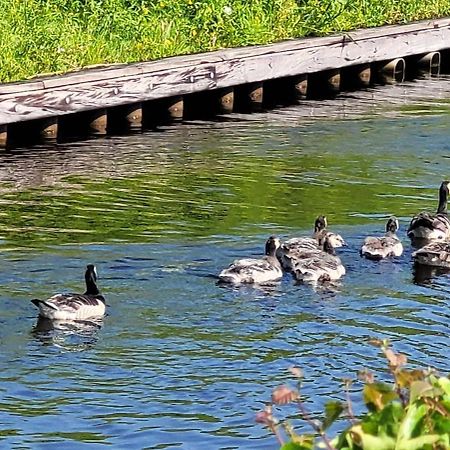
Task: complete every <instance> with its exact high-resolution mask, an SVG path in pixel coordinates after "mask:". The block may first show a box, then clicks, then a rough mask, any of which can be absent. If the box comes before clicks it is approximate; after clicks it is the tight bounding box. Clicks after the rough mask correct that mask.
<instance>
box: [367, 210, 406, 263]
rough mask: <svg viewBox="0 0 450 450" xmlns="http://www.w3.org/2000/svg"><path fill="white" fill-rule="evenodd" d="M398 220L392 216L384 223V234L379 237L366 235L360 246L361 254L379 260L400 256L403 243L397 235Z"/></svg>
mask: <svg viewBox="0 0 450 450" xmlns="http://www.w3.org/2000/svg"><path fill="white" fill-rule="evenodd" d="M398 227H399V225H398V220H397V218H396V217H394V216H392V217H390V218H389V219H388V221H387V223H386V234H385V235H384V236H381V237H373V236H369V237H366V239H365V240H364V244H363V245H362V247H361V250H360V253H361V256H364V257H365V258H367V259H373V260H376V261H379V260H381V259H384V258H389V257H391V256H400V255H401V254H402V253H403V245H402V243H401V242H400V239H399V238H398V237H397V235H396V232H397V230H398Z"/></svg>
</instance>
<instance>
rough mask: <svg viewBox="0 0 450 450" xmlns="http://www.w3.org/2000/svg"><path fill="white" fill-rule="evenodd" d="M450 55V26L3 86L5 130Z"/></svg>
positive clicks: (0, 105) (383, 31)
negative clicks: (32, 122)
mask: <svg viewBox="0 0 450 450" xmlns="http://www.w3.org/2000/svg"><path fill="white" fill-rule="evenodd" d="M447 48H450V19H448V18H447V19H440V20H435V21H424V22H417V23H413V24H408V25H402V26H388V27H380V28H375V29H368V30H358V31H355V32H352V33H348V34H345V35H340V36H328V37H324V38H309V39H296V40H289V41H285V42H280V43H277V44H270V45H265V46H255V47H245V48H238V49H226V50H220V51H217V52H211V53H203V54H196V55H188V56H177V57H172V58H165V59H162V60H159V61H150V62H143V63H137V64H128V65H127V64H121V65H114V66H112V67H110V66H106V67H103V66H102V67H100V68H99V67H97V68H95V67H94V68H88V69H86V70H83V71H80V72H74V73H69V74H65V75H63V76H58V77H44V78H42V79H37V80H31V81H30V82H26V83H23V82H22V83H8V84H5V85H0V124H8V123H14V122H19V121H24V120H30V119H37V118H45V117H52V116H60V115H65V114H70V113H75V112H81V111H88V110H93V109H98V108H108V107H113V106H119V105H124V104H128V103H137V102H141V101H148V100H154V99H159V98H165V97H171V96H179V95H185V94H190V93H195V92H201V91H205V90H211V89H223V88H229V87H232V86H237V85H241V84H247V83H257V82H261V81H265V80H271V79H276V78H284V77H290V76H297V75H300V74H309V73H314V72H319V71H325V70H331V69H339V68H342V67H346V66H352V65H360V64H369V63H372V62H376V61H384V60H390V59H395V58H397V57H405V56H411V55H417V54H424V53H428V52H432V51H439V50H442V49H447Z"/></svg>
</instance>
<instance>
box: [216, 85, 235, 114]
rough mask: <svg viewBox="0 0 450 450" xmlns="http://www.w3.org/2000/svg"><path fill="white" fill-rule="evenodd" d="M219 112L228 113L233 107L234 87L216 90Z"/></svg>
mask: <svg viewBox="0 0 450 450" xmlns="http://www.w3.org/2000/svg"><path fill="white" fill-rule="evenodd" d="M218 104H219V105H218V109H219V114H230V113H232V112H233V107H234V89H233V87H227V88H223V89H219V90H218Z"/></svg>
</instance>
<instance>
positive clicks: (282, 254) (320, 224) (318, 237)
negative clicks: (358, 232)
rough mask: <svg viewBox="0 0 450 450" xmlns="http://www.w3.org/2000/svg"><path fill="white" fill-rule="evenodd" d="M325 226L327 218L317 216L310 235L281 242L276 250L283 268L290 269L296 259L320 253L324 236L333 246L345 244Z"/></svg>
mask: <svg viewBox="0 0 450 450" xmlns="http://www.w3.org/2000/svg"><path fill="white" fill-rule="evenodd" d="M326 227H327V218H326V217H325V216H319V217H317V219H316V221H315V223H314V234H313V236H312V237H299V238H292V239H289V240H287V241H285V242H283V244H282V245H281V246H280V248H279V250H278V252H277V256H278V258H279V260H280V262H281V265H282V267H283V269H285V270H288V271H292V270H293V268H294V266H295V264H296V262H297V261H298V260H300V259H305V258H310V257H312V256H314V255H315V254H317V253H318V252H319V253H320V252H321V251H322V244H323V241H324V239H325V237H328V238H329V240H330V242H332V245H333V246H334V247H335V248H337V247H342V246H343V245H345V241H344V239H342V237H341V236H340V235H339V234H336V233H333V232H331V231H327V229H326Z"/></svg>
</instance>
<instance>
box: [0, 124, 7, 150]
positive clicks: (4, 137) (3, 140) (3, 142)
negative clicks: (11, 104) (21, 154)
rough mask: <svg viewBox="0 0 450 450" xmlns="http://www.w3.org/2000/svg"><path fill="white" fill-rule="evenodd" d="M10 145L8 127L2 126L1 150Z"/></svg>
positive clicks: (0, 130)
mask: <svg viewBox="0 0 450 450" xmlns="http://www.w3.org/2000/svg"><path fill="white" fill-rule="evenodd" d="M7 145H8V126H7V125H0V149H1V148H6V146H7Z"/></svg>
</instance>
